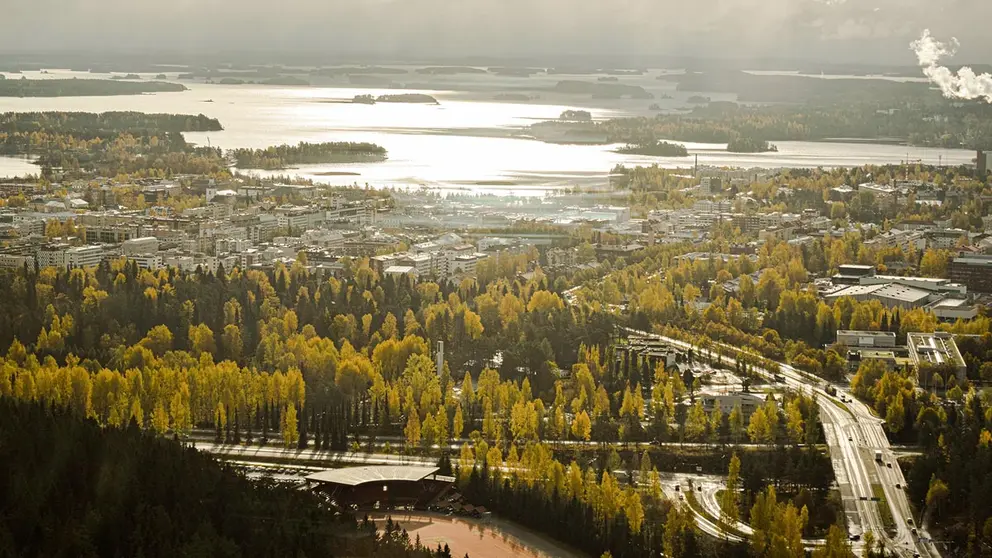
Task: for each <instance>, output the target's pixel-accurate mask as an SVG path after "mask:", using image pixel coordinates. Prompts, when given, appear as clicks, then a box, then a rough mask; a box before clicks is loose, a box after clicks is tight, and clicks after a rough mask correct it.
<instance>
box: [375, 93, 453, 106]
mask: <svg viewBox="0 0 992 558" xmlns="http://www.w3.org/2000/svg"><path fill="white" fill-rule="evenodd" d="M375 101H376V102H377V103H420V104H429V105H438V104H440V103H439V102H438V101H437V99H435V98H434V97H432V96H430V95H427V94H425V93H397V94H391V95H379V96H378V97H376V98H375Z"/></svg>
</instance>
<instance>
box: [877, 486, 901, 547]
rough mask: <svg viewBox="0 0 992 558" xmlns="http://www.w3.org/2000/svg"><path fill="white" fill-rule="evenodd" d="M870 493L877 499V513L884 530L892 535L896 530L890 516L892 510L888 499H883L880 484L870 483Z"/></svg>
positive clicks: (883, 494) (883, 495)
mask: <svg viewBox="0 0 992 558" xmlns="http://www.w3.org/2000/svg"><path fill="white" fill-rule="evenodd" d="M871 493H872V495H873V496H874V497H875V498H876V499H877V504H878V514H879V516H881V518H882V526H883V527H885V531H886V532H887V533H889V535H894V534H895V532H896V521H895V519H893V518H892V510H891V509H890V508H889V502H888V500H886V499H885V491H884V490H882V485H880V484H873V485H871Z"/></svg>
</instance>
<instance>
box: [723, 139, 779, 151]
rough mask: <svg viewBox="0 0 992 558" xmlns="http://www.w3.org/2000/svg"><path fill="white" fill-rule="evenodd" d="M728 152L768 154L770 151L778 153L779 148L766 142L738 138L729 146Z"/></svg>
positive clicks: (731, 141) (732, 140)
mask: <svg viewBox="0 0 992 558" xmlns="http://www.w3.org/2000/svg"><path fill="white" fill-rule="evenodd" d="M727 151H729V152H731V153H768V152H769V151H778V147H776V146H774V145H772V144H770V143H768V142H767V141H765V140H760V139H755V138H751V137H746V136H738V137H735V138H733V139H731V140H730V142H729V143H728V144H727Z"/></svg>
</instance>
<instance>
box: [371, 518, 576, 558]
mask: <svg viewBox="0 0 992 558" xmlns="http://www.w3.org/2000/svg"><path fill="white" fill-rule="evenodd" d="M368 516H369V519H371V520H373V521H385V519H386V518H387V517H391V518H392V520H393V522H394V523H404V522H406V523H415V522H426V525H424V526H419V527H417V528H415V529H408V532H409V534H410V537H411V538H415V537H416V536H417V535H418V534H417V531H418V530H420V529H422V528H425V527H427V526H433V525H441V524H442V523H446V524H450V525H458V524H459V523H462V524H465V527H464V528H466V529H468V530H469V531H470V532H471V533H472V536H473V538H476V539H477V540H478V542H479V543H481V544H485V543H486V542H487V541H486V540H485V539H486V537H487V536H488V537H492V538H493V539H497V540H503V541H504V542H507V543H508V544H509V545H510V546H516V545H515V544H514V542H513V541H508V540H507V539H514V540H515V541H516V543H517V544H519V545H520V546H522V547H523V548H522V549H520V552H518V553H514V554H512V556H531V557H537V558H545V557H547V558H589V556H590V555H589V554H587V553H584V552H582V551H580V550H579V549H576V548H572V547H569V546H568V545H565V544H563V543H560V542H558V541H557V540H555V539H553V538H551V537H550V536H548V535H545V534H543V533H539V532H537V531H534V530H532V529H530V528H528V527H526V526H524V525H521V524H519V523H516V522H514V521H512V520H509V519H505V518H502V517H499V516H497V515H495V514H493V515H491V516H490V517H489V518H487V519H476V518H473V517H463V516H456V515H450V516H449V515H445V514H440V513H436V512H428V511H412V512H406V511H401V512H400V513H388V512H381V511H377V512H374V513H369V514H368ZM440 538H443V537H440ZM441 542H442V544H445V542H444V541H441ZM452 542H454V541H452ZM425 543H426V541H425ZM427 544H428V546H434V543H433V541H432V542H431V543H427ZM463 544H465V543H463ZM493 550H494V551H495V552H496V553H495V554H488V553H487V554H483V555H479V551H478V550H477V551H476V552H475V553H473V552H472V550H471V549H468V550H465V549H461V548H458V549H456V548H455V547H454V546H452V547H451V554H452V556H461V555H463V554H465V553H466V552H467V553H468V555H469V556H471V557H472V558H477V557H478V558H485V557H487V556H507V555H506V554H502V553H500V552H499V549H493Z"/></svg>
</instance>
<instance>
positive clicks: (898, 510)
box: [629, 330, 940, 557]
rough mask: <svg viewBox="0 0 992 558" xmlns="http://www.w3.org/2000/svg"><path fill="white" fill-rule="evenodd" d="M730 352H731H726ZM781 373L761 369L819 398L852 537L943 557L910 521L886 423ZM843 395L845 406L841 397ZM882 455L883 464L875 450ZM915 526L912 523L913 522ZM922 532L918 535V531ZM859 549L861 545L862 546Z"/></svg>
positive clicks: (905, 552)
mask: <svg viewBox="0 0 992 558" xmlns="http://www.w3.org/2000/svg"><path fill="white" fill-rule="evenodd" d="M629 331H630V333H634V334H636V335H645V336H651V337H655V338H659V339H662V340H664V341H667V342H668V343H670V344H672V345H675V346H677V347H681V348H683V349H693V350H695V351H696V352H697V353H699V352H700V349H699V348H698V347H693V346H692V345H690V344H689V343H686V342H685V341H681V340H679V339H672V338H669V337H662V336H657V335H653V334H648V333H646V332H642V331H634V330H629ZM715 345H717V346H719V347H720V348H721V349H722V351H721V352H723V353H724V354H725V355H726V356H731V358H733V356H732V355H739V354H740V353H742V352H746V349H741V348H740V347H734V346H731V345H726V344H723V343H716V344H715ZM727 353H729V354H727ZM778 365H779V367H780V369H779V370H778V371H772V370H760V369H759V370H756V371H757V372H758V373H760V374H763V375H765V376H766V377H773V376H774V375H775V374H780V375H781V376H782V377H784V379H785V382H786V384H787V385H788V386H789V387H790V388H793V389H796V390H802V391H805V392H806V393H810V394H812V395H814V396H815V397H816V399H817V402H818V403H819V406H820V411H821V413H820V420H821V422H822V424H823V430H824V433H825V435H826V443H827V446H828V448H829V450H830V461H831V463H832V465H833V469H834V476H835V477H836V479H837V483H838V485H839V486H840V489H841V495H842V498H843V501H844V509H845V511H846V513H847V514H848V530H849V532H850V534H851V536H852V537H853V538H858V539H861V540H863V535H864V533H866V532H871V533H872V534H873V535H874V537H875V540H876V541H882V542H883V543H884V544H885V546H886V547H887V548H888V550H889V551H890V552H894V553H896V555H898V556H906V557H909V556H929V557H938V556H940V553H939V552H938V550H937V548H936V546H935V545H934V544H933V543H932V542H930V537H929V535H928V534H927V533H926V531H925V530H924V528H923V526H917V525H916V521H915V520H913V519H912V517H911V508H910V506H909V501H908V499H907V498H906V492H905V487H906V480H905V478H904V477H903V474H902V471H901V470H900V468H899V463H898V461H896V458H895V454H894V453H893V451H892V448H891V446H890V445H889V441H888V438H887V437H886V435H885V432H884V431H883V430H882V423H883V421H882V420H880V419H879V418H878V417H876V416H875V415H873V414H872V412H871V411H870V410H869V409H868V407H867V406H866V405H864V404H863V403H861V402H860V401H858V400H857V399H855V398H854V397H851V396H850V394H849V393H847V391H846V390H843V389H838V390H837V394H836V396H834V395H831V394H828V393H827V392H826V384H825V383H824V382H823V380H821V379H819V378H814V377H810V376H809V375H808V374H806V373H804V372H801V371H799V370H797V369H795V368H793V367H791V366H789V365H786V364H782V363H778ZM840 397H843V398H844V401H843V402H842V401H841V400H840V399H839V398H840ZM876 451H878V452H881V461H876V460H875V452H876ZM875 487H878V488H880V489H881V493H882V494H883V495H884V498H885V499H884V501H882V500H881V499H880V498H879V499H878V501H876V497H877V496H876V490H875ZM884 505H887V506H888V507H889V511H890V513H891V516H892V520H893V523H894V524H895V534H894V535H893V536H889V534H888V533H887V531H886V529H885V525H884V524H883V519H882V513H881V510H880V508H879V506H884ZM910 522H912V524H910ZM914 529H917V530H918V531H917V533H916V534H914V532H913V530H914ZM859 545H860V543H859Z"/></svg>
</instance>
